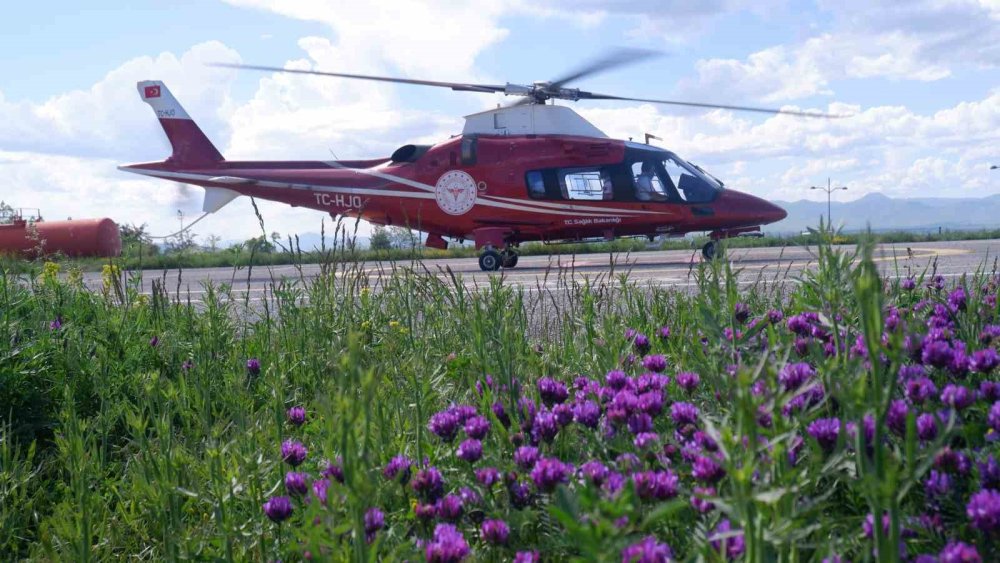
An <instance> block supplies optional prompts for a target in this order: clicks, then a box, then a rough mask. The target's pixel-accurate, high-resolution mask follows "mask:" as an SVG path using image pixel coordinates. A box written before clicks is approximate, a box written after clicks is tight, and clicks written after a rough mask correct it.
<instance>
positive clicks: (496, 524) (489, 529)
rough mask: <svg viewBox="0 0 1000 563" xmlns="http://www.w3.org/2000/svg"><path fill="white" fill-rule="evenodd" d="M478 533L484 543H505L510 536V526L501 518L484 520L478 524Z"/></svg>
mask: <svg viewBox="0 0 1000 563" xmlns="http://www.w3.org/2000/svg"><path fill="white" fill-rule="evenodd" d="M479 533H480V534H481V535H482V537H483V540H485V541H486V543H491V544H493V545H505V544H506V543H507V538H508V537H510V526H508V525H507V523H506V522H504V521H503V520H486V521H484V522H483V525H482V526H480V528H479Z"/></svg>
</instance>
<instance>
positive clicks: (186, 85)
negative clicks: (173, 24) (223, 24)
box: [0, 41, 239, 160]
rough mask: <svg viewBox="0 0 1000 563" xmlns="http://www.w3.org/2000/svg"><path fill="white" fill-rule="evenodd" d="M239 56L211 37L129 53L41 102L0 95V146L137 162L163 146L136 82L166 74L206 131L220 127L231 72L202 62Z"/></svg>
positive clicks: (226, 107)
mask: <svg viewBox="0 0 1000 563" xmlns="http://www.w3.org/2000/svg"><path fill="white" fill-rule="evenodd" d="M238 60H239V55H238V54H237V53H236V52H235V51H233V50H232V49H230V48H228V47H226V46H225V45H223V44H222V43H219V42H218V41H209V42H206V43H201V44H198V45H195V46H193V47H192V48H191V49H189V50H188V51H186V52H185V53H184V54H182V55H181V56H180V57H177V56H175V55H174V54H173V53H162V54H160V55H158V56H157V57H138V58H135V59H132V60H130V61H127V62H125V63H124V64H122V65H121V66H119V67H118V68H116V69H114V70H112V71H111V72H109V73H108V74H107V75H105V76H104V77H103V78H101V79H100V80H99V81H97V82H96V83H95V84H94V85H93V86H92V87H90V88H89V89H87V90H75V91H71V92H66V93H64V94H61V95H58V96H54V97H52V98H50V99H48V100H46V101H44V102H41V103H28V102H20V103H13V102H5V101H4V99H3V96H2V94H0V146H2V147H4V149H6V150H11V151H38V152H50V153H62V154H72V155H87V156H116V157H127V156H128V155H132V156H131V158H134V159H136V160H140V159H144V158H159V157H162V156H163V153H164V151H166V150H167V145H166V144H165V141H163V140H162V139H163V134H162V132H161V130H160V128H159V125H158V124H157V123H156V120H155V119H151V117H150V116H151V115H152V114H151V113H150V110H149V107H148V106H146V105H145V104H143V103H140V102H139V98H138V94H137V93H136V89H135V84H136V82H138V81H140V80H148V79H151V78H156V79H161V80H164V81H165V82H166V83H167V84H168V85H169V86H170V89H171V91H173V92H174V93H175V94H176V95H177V96H178V97H179V98H180V99H181V100H182V104H183V105H184V106H185V108H186V109H187V110H188V112H189V113H192V114H193V115H197V116H199V122H200V123H201V125H202V127H203V128H205V129H206V130H207V132H208V133H209V134H210V135H211V134H212V133H213V132H219V131H222V130H224V129H225V128H226V125H225V115H226V113H227V112H228V111H231V107H230V106H231V100H230V98H229V87H230V84H231V82H232V79H233V77H234V72H233V71H232V70H227V69H221V68H213V67H208V66H206V64H205V63H207V62H212V61H230V62H232V61H238Z"/></svg>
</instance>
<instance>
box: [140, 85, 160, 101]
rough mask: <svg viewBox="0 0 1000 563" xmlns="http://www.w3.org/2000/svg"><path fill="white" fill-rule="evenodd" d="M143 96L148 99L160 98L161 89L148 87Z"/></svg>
mask: <svg viewBox="0 0 1000 563" xmlns="http://www.w3.org/2000/svg"><path fill="white" fill-rule="evenodd" d="M143 95H144V96H146V97H147V98H159V97H160V87H159V86H146V88H145V90H143Z"/></svg>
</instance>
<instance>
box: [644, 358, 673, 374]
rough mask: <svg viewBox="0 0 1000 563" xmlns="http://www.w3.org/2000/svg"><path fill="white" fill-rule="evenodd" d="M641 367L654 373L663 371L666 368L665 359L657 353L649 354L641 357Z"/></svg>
mask: <svg viewBox="0 0 1000 563" xmlns="http://www.w3.org/2000/svg"><path fill="white" fill-rule="evenodd" d="M642 367H644V368H646V369H648V370H649V371H651V372H654V373H663V372H664V371H665V370H666V369H667V359H666V358H664V357H663V356H661V355H659V354H650V355H648V356H646V357H645V358H643V359H642Z"/></svg>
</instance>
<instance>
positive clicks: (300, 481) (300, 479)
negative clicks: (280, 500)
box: [285, 471, 309, 496]
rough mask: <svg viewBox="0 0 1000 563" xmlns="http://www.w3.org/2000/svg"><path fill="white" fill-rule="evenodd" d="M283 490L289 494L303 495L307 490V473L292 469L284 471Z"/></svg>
mask: <svg viewBox="0 0 1000 563" xmlns="http://www.w3.org/2000/svg"><path fill="white" fill-rule="evenodd" d="M285 490H286V491H288V494H291V495H296V496H302V495H305V494H306V493H308V492H309V475H308V474H306V473H296V472H294V471H289V472H288V473H285Z"/></svg>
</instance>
